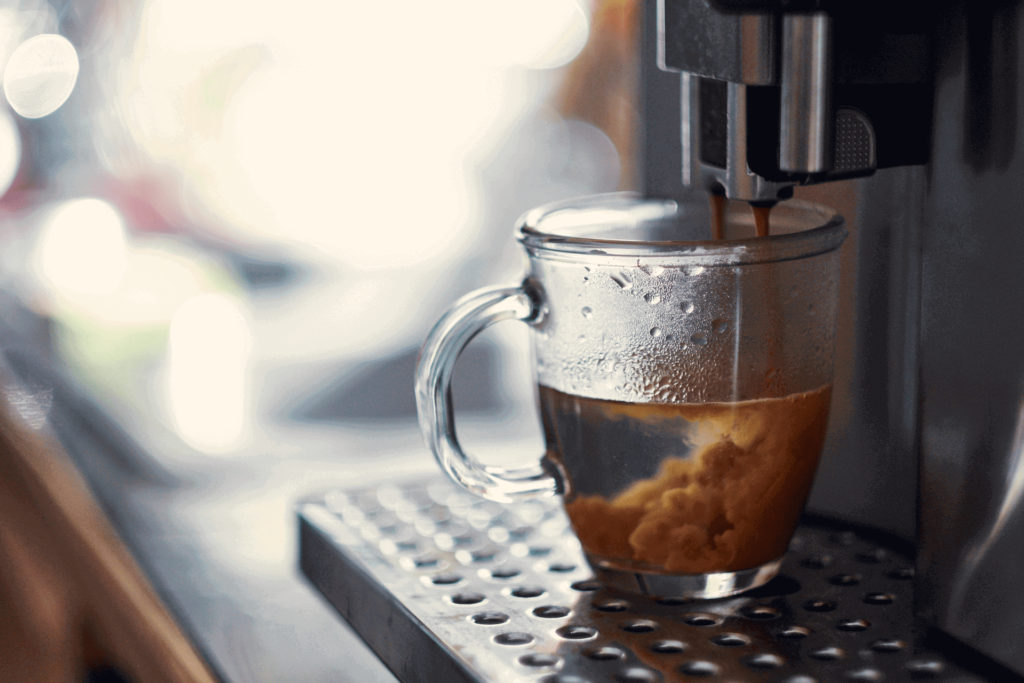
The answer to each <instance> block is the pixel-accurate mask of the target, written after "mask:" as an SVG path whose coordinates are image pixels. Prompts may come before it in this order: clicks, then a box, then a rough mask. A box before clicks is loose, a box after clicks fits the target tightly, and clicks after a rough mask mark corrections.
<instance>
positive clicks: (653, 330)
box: [651, 327, 661, 337]
mask: <svg viewBox="0 0 1024 683" xmlns="http://www.w3.org/2000/svg"><path fill="white" fill-rule="evenodd" d="M651 336H652V337H660V336H661V328H660V327H652V328H651Z"/></svg>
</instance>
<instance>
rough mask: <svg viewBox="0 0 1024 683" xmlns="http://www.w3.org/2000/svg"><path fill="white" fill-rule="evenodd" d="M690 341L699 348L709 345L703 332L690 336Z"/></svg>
mask: <svg viewBox="0 0 1024 683" xmlns="http://www.w3.org/2000/svg"><path fill="white" fill-rule="evenodd" d="M690 341H691V342H693V343H694V344H696V345H697V346H704V345H706V344H707V343H708V337H707V335H706V334H704V333H703V332H694V333H693V334H691V335H690Z"/></svg>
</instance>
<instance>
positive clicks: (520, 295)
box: [416, 283, 563, 503]
mask: <svg viewBox="0 0 1024 683" xmlns="http://www.w3.org/2000/svg"><path fill="white" fill-rule="evenodd" d="M543 310H544V309H543V306H542V305H541V301H540V296H539V295H538V293H537V292H536V291H535V289H534V288H532V287H530V286H529V285H528V284H527V283H523V284H522V285H520V286H519V287H488V288H486V289H479V290H477V291H475V292H472V293H470V294H468V295H466V296H465V297H463V298H462V299H459V300H458V301H457V302H455V304H454V305H453V306H452V307H451V308H450V309H449V310H448V312H447V313H445V314H444V315H443V316H442V317H441V319H440V320H438V321H437V324H436V325H434V328H433V329H432V330H431V331H430V334H428V335H427V339H426V341H425V342H424V343H423V349H422V350H421V351H420V357H419V363H418V365H417V367H416V410H417V412H418V413H419V420H420V431H422V432H423V438H424V440H425V441H426V444H427V448H429V449H430V451H431V452H432V453H433V454H434V458H436V459H437V462H438V464H439V465H441V469H443V470H444V471H445V472H447V473H448V476H449V477H451V478H452V480H453V481H455V483H457V484H460V485H462V486H463V487H465V488H466V489H467V490H469V491H471V492H472V493H475V494H477V495H478V496H481V497H483V498H487V499H488V500H494V501H497V502H499V503H511V502H515V501H520V500H526V499H530V498H545V497H548V496H553V495H555V494H558V493H561V492H562V483H563V482H562V479H561V477H560V476H559V475H558V472H557V470H555V469H554V468H553V467H551V466H550V465H549V464H548V463H547V461H546V460H544V459H542V460H541V461H540V462H538V463H536V464H534V465H528V466H526V467H518V468H506V467H495V466H492V465H483V464H481V463H480V462H479V461H477V460H476V459H474V458H473V457H471V456H469V455H467V454H466V453H465V451H463V450H462V447H461V446H460V445H459V439H458V437H457V436H456V435H455V413H454V409H453V407H452V372H453V371H454V369H455V363H456V361H457V360H458V358H459V354H460V353H462V350H463V349H464V348H466V345H467V344H469V342H470V341H472V339H473V337H475V336H476V335H477V334H479V333H480V332H482V331H483V330H485V329H486V328H488V327H490V326H491V325H493V324H494V323H498V322H501V321H503V320H520V321H522V322H524V323H527V324H530V325H535V324H537V323H539V322H540V321H541V319H542V318H543V315H544V313H543Z"/></svg>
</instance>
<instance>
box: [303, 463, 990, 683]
mask: <svg viewBox="0 0 1024 683" xmlns="http://www.w3.org/2000/svg"><path fill="white" fill-rule="evenodd" d="M298 513H299V517H300V525H301V526H300V529H301V562H302V568H303V571H304V572H305V573H306V575H307V576H308V577H309V578H310V579H311V580H312V582H313V583H314V585H316V586H317V588H318V589H319V590H320V591H321V592H323V593H324V595H325V596H326V597H327V598H328V599H329V600H330V601H331V603H332V604H334V606H335V607H336V608H337V609H338V610H339V611H340V612H341V614H342V615H343V616H344V617H345V618H346V619H347V620H348V621H349V623H350V624H352V626H353V627H354V628H355V629H356V631H358V632H359V634H360V635H361V636H362V637H363V638H364V639H365V640H366V641H367V642H368V643H369V644H370V646H371V647H373V648H374V650H375V651H376V652H377V654H378V655H379V656H380V657H381V659H382V660H384V662H385V663H386V664H387V665H388V666H389V667H390V668H391V669H392V671H394V672H395V673H396V675H397V676H398V677H399V678H401V679H402V680H404V681H410V682H411V681H449V680H453V681H454V680H464V681H544V682H545V683H582V682H584V681H590V682H592V683H598V682H599V681H619V682H625V683H633V682H636V683H648V682H650V681H690V680H695V679H701V678H703V679H708V680H716V681H730V682H738V681H749V682H755V681H757V682H760V681H785V682H787V683H813V682H814V681H820V682H825V681H835V680H858V681H882V680H887V681H902V680H935V681H953V680H955V681H958V682H962V681H976V680H982V679H980V678H977V677H976V676H973V675H970V674H968V673H967V672H965V671H964V670H963V669H961V668H959V667H957V666H956V665H954V664H953V663H951V662H949V661H946V660H944V659H943V657H942V656H940V655H939V654H937V653H935V652H931V651H928V650H927V649H926V648H925V647H924V646H923V645H922V643H921V640H922V639H921V638H920V634H916V633H915V632H914V620H913V616H912V601H913V596H912V588H911V587H912V581H911V579H912V578H913V568H912V565H911V563H910V561H909V558H907V557H905V556H903V555H901V554H900V553H898V552H896V551H894V550H893V549H890V548H885V547H880V546H878V545H876V544H874V543H872V542H870V541H868V540H866V539H863V538H860V537H858V536H857V535H856V534H854V533H852V532H848V531H847V532H842V531H840V532H837V531H835V530H833V529H827V528H824V527H815V526H808V525H804V526H802V527H801V528H800V530H799V531H798V533H797V536H796V537H795V538H794V540H793V542H792V544H791V547H790V552H789V555H788V556H787V558H786V561H785V563H784V565H783V570H782V574H781V575H780V576H778V577H777V578H776V579H774V580H773V581H771V582H770V583H769V584H767V585H766V586H763V587H761V588H759V589H757V590H755V591H753V592H750V593H747V594H745V595H743V596H740V597H736V598H730V599H725V600H717V601H704V602H694V601H683V600H678V599H659V598H656V597H652V596H643V595H633V594H627V593H622V592H618V591H616V590H613V589H611V588H608V587H605V586H603V585H602V584H601V583H600V582H598V581H596V580H595V579H594V575H593V573H592V572H591V571H590V568H589V567H588V566H587V564H586V562H585V561H584V559H583V556H582V554H581V552H580V549H579V542H578V541H577V540H576V538H575V537H574V536H573V535H572V533H571V530H570V529H569V526H568V522H567V520H566V517H565V515H564V513H563V512H562V510H561V508H560V505H559V501H557V500H552V501H550V502H547V503H525V504H519V505H514V506H501V505H498V504H495V503H491V502H488V501H483V500H479V499H476V498H473V497H471V496H468V495H466V494H464V493H461V492H457V491H456V490H455V489H454V488H453V486H452V485H451V484H449V483H448V482H447V481H446V480H441V479H437V480H430V481H428V482H416V483H412V484H409V485H405V486H401V487H399V486H393V485H388V486H383V487H380V488H376V489H363V490H352V491H334V492H331V493H329V494H327V495H325V496H317V497H315V498H311V499H308V500H306V501H304V502H302V503H301V504H300V505H299V507H298Z"/></svg>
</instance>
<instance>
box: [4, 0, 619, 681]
mask: <svg viewBox="0 0 1024 683" xmlns="http://www.w3.org/2000/svg"><path fill="white" fill-rule="evenodd" d="M634 24H635V21H634V7H633V3H632V2H630V1H629V0H607V1H605V2H599V1H598V0H516V1H514V2H513V1H511V0H487V1H480V0H439V1H436V2H429V3H424V2H408V1H402V0H400V1H399V2H391V3H378V2H354V1H342V2H326V1H323V0H311V1H305V2H291V3H271V2H258V1H253V0H246V1H244V2H243V1H242V0H146V1H145V2H141V1H140V2H129V1H128V0H94V1H92V2H75V3H72V2H61V1H60V0H52V1H51V2H46V1H45V0H22V1H11V0H3V1H2V2H0V65H2V68H3V87H4V95H5V97H4V98H3V104H2V105H0V193H2V196H0V332H2V339H0V340H2V343H3V349H4V359H3V362H4V372H3V374H4V377H6V381H5V384H4V386H5V393H6V395H7V398H8V402H9V404H10V406H11V407H12V408H13V410H14V412H15V413H16V414H17V415H18V416H19V418H20V419H21V420H22V421H23V422H24V424H25V425H28V427H29V428H31V429H38V430H49V431H52V432H53V433H54V434H55V435H56V438H58V439H59V440H60V443H61V444H62V445H63V447H64V449H65V450H66V451H67V452H68V454H69V455H70V456H71V458H72V460H73V461H74V463H75V464H76V466H77V467H78V468H79V469H80V470H81V472H82V475H83V476H84V479H85V481H86V482H87V484H88V485H89V486H90V487H91V490H92V492H93V494H94V495H95V496H96V497H97V499H98V500H99V502H100V504H101V505H102V506H103V509H104V511H105V512H106V514H107V516H108V517H109V518H110V519H111V520H112V522H113V524H114V527H115V528H116V530H117V532H118V534H119V535H120V537H121V538H122V540H123V541H124V542H125V544H126V545H127V546H128V548H129V549H130V550H131V552H132V554H133V556H134V557H135V559H136V560H137V561H138V563H139V564H140V565H141V566H142V568H143V570H144V572H145V574H146V576H147V578H148V580H149V581H151V582H152V584H153V585H154V587H155V588H156V590H157V592H158V593H159V594H160V596H161V597H162V599H163V600H164V602H165V603H166V604H167V605H168V607H169V609H170V610H171V612H172V613H173V614H174V615H175V617H176V618H177V619H178V621H179V622H180V623H181V624H182V626H183V628H184V630H185V631H186V632H187V633H188V634H189V636H190V637H191V638H192V639H193V642H194V643H195V644H196V647H197V648H198V650H199V651H200V652H202V653H203V656H204V657H205V658H206V660H207V661H208V662H209V664H210V666H211V668H212V669H213V670H214V671H215V672H216V673H217V675H219V676H221V677H223V678H224V679H225V680H281V679H282V678H287V679H289V680H335V681H336V680H360V681H367V680H393V679H391V678H390V674H389V673H388V672H387V671H386V670H384V669H383V667H382V666H381V665H380V663H379V662H378V661H377V660H376V658H375V657H373V655H372V654H370V653H369V651H368V650H365V649H359V648H360V647H361V645H360V644H358V643H356V641H355V640H354V636H352V634H351V633H350V632H349V631H347V627H346V626H345V625H344V624H343V623H342V622H340V620H338V619H337V617H335V616H334V614H333V612H332V611H331V610H330V609H329V608H328V607H327V606H326V603H324V602H322V601H321V600H320V598H319V597H318V596H317V595H315V594H314V593H313V592H312V591H311V590H310V589H309V588H308V587H307V586H306V584H305V583H304V582H303V581H302V579H301V578H300V577H299V575H298V573H297V571H296V569H295V559H296V544H295V530H294V527H295V522H294V516H293V513H292V511H291V507H292V505H293V504H294V502H295V501H296V500H297V499H298V498H300V497H301V496H302V495H304V494H307V493H311V492H314V491H317V490H320V491H323V490H325V489H328V488H330V487H332V486H337V485H339V484H344V485H352V484H355V483H358V482H360V481H370V480H379V479H381V478H389V477H408V476H416V475H420V474H426V473H430V472H434V471H435V465H434V464H433V462H432V460H431V459H430V457H429V456H428V455H427V453H426V450H425V449H424V448H423V446H422V444H421V441H420V437H419V433H418V430H417V427H416V418H415V403H414V399H413V391H412V375H413V370H414V367H415V362H416V354H417V351H418V347H419V344H420V342H421V341H422V339H423V338H424V336H425V335H426V332H427V330H428V329H429V326H430V325H431V324H432V322H433V321H434V320H436V319H437V317H438V316H439V315H440V314H441V313H442V312H443V310H444V309H445V308H447V306H448V305H449V304H450V303H451V302H453V301H454V300H455V299H456V298H457V297H459V296H461V295H462V294H464V293H466V292H468V291H470V290H472V289H474V288H476V287H479V286H483V285H487V284H515V283H517V282H518V278H519V277H520V276H521V272H522V270H521V268H522V257H521V255H520V253H519V247H518V245H516V244H515V242H514V240H513V238H512V230H513V227H514V224H515V221H516V218H517V217H518V216H519V215H521V214H522V213H523V212H524V211H526V210H527V209H530V208H532V207H534V206H536V205H539V204H543V203H546V202H549V201H554V200H559V199H564V198H568V197H573V196H580V195H587V194H593V193H598V192H607V191H612V190H616V189H628V188H630V187H631V186H632V185H633V182H632V165H631V161H630V160H631V138H630V135H631V133H630V131H631V128H632V123H631V121H632V117H633V106H634V99H635V98H634V95H633V90H634V88H635V82H636V76H635V67H636V65H635V63H634V60H635V56H634V53H635V52H636V50H635V49H634V46H633V35H634ZM505 327H508V328H509V329H504V328H505ZM518 328H523V329H518ZM529 362H530V358H529V349H528V345H527V336H526V329H525V326H518V325H515V326H513V325H509V326H499V327H498V328H496V329H495V330H493V332H488V333H487V334H485V335H483V336H482V338H481V339H480V340H479V341H477V342H474V345H473V346H472V347H470V349H469V350H468V351H467V353H466V354H465V355H464V357H463V359H462V361H461V362H460V366H459V371H458V373H457V374H456V380H455V392H456V395H455V400H456V406H457V410H458V416H459V421H460V431H461V433H462V434H463V436H464V440H465V441H466V442H467V444H468V446H469V447H470V448H471V449H472V448H473V447H474V446H475V445H476V446H478V447H479V448H480V449H482V450H483V451H486V452H485V453H482V455H485V456H487V457H493V458H519V459H524V458H525V459H533V458H535V457H536V455H537V454H538V453H539V451H540V448H541V445H542V442H541V438H540V431H539V426H538V424H537V419H536V417H535V409H534V397H533V393H534V387H533V386H532V371H531V369H530V364H529ZM350 641H351V642H350ZM343 643H347V644H346V645H344V646H343V647H342V646H341V644H343ZM101 659H102V658H101ZM115 659H116V658H115ZM115 664H116V662H115ZM123 668H124V667H122V670H121V672H120V673H119V674H111V675H118V676H123V677H126V678H128V679H129V680H130V679H132V676H131V672H130V671H128V672H126V671H124V670H123ZM97 675H98V674H97ZM39 680H42V679H39Z"/></svg>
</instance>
